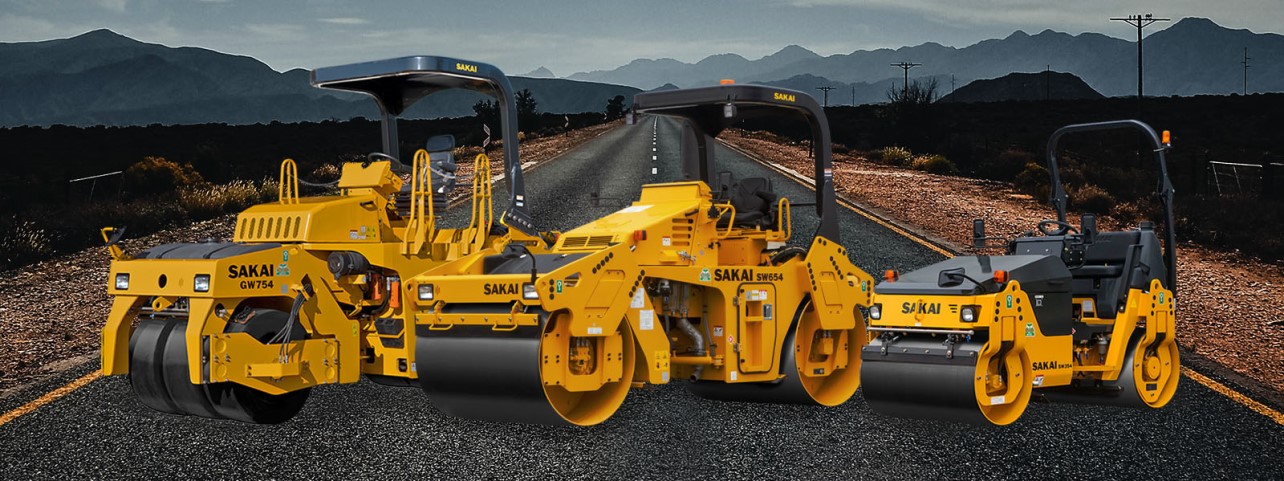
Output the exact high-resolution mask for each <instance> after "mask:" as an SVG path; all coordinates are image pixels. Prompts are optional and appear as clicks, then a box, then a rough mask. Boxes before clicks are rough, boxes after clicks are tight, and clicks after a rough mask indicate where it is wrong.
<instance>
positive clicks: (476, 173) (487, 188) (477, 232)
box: [468, 153, 525, 252]
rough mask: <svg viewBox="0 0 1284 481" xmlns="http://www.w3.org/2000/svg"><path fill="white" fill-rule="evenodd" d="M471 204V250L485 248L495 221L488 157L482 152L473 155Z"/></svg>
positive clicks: (469, 226) (469, 223)
mask: <svg viewBox="0 0 1284 481" xmlns="http://www.w3.org/2000/svg"><path fill="white" fill-rule="evenodd" d="M519 202H522V203H524V202H525V201H524V200H521V201H519ZM472 204H473V205H472V207H473V212H472V217H471V218H470V220H469V221H468V228H469V229H472V233H473V240H472V245H473V251H474V252H476V251H479V250H481V249H483V248H485V246H486V237H487V236H488V235H489V234H490V228H491V226H492V225H493V224H494V221H495V203H494V199H492V198H491V178H490V157H489V156H487V155H486V154H484V153H482V154H477V156H476V157H473V198H472Z"/></svg>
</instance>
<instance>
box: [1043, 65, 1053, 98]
mask: <svg viewBox="0 0 1284 481" xmlns="http://www.w3.org/2000/svg"><path fill="white" fill-rule="evenodd" d="M1043 100H1044V101H1048V100H1052V64H1048V68H1045V69H1043Z"/></svg>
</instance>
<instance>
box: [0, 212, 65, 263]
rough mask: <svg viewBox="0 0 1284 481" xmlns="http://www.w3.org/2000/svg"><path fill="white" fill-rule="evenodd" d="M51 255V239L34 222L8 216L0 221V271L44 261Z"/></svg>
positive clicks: (48, 234) (47, 233)
mask: <svg viewBox="0 0 1284 481" xmlns="http://www.w3.org/2000/svg"><path fill="white" fill-rule="evenodd" d="M51 253H53V238H52V236H51V235H50V233H49V232H48V231H46V230H45V229H42V228H40V227H39V226H38V225H37V224H36V223H35V222H32V221H30V220H26V219H20V218H18V217H17V216H9V217H8V218H6V219H3V220H0V269H9V268H13V267H18V266H21V265H26V264H30V263H32V262H36V261H39V260H42V259H44V258H45V257H47V256H48V255H49V254H51Z"/></svg>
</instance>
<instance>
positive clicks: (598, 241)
mask: <svg viewBox="0 0 1284 481" xmlns="http://www.w3.org/2000/svg"><path fill="white" fill-rule="evenodd" d="M613 239H615V236H609V235H592V236H571V237H567V238H566V240H564V241H562V248H563V249H601V248H603V247H607V246H609V245H611V241H612V240H613Z"/></svg>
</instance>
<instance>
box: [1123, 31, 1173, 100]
mask: <svg viewBox="0 0 1284 481" xmlns="http://www.w3.org/2000/svg"><path fill="white" fill-rule="evenodd" d="M1110 20H1112V21H1119V22H1127V23H1128V25H1132V26H1133V27H1136V28H1137V119H1138V120H1141V113H1142V110H1141V98H1142V96H1143V91H1142V68H1141V29H1143V28H1146V27H1148V26H1150V24H1152V23H1155V22H1168V21H1171V20H1172V19H1169V18H1155V16H1154V15H1152V14H1149V13H1147V14H1146V15H1144V16H1143V15H1142V14H1140V13H1139V14H1136V15H1129V16H1127V17H1114V18H1111V19H1110Z"/></svg>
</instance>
